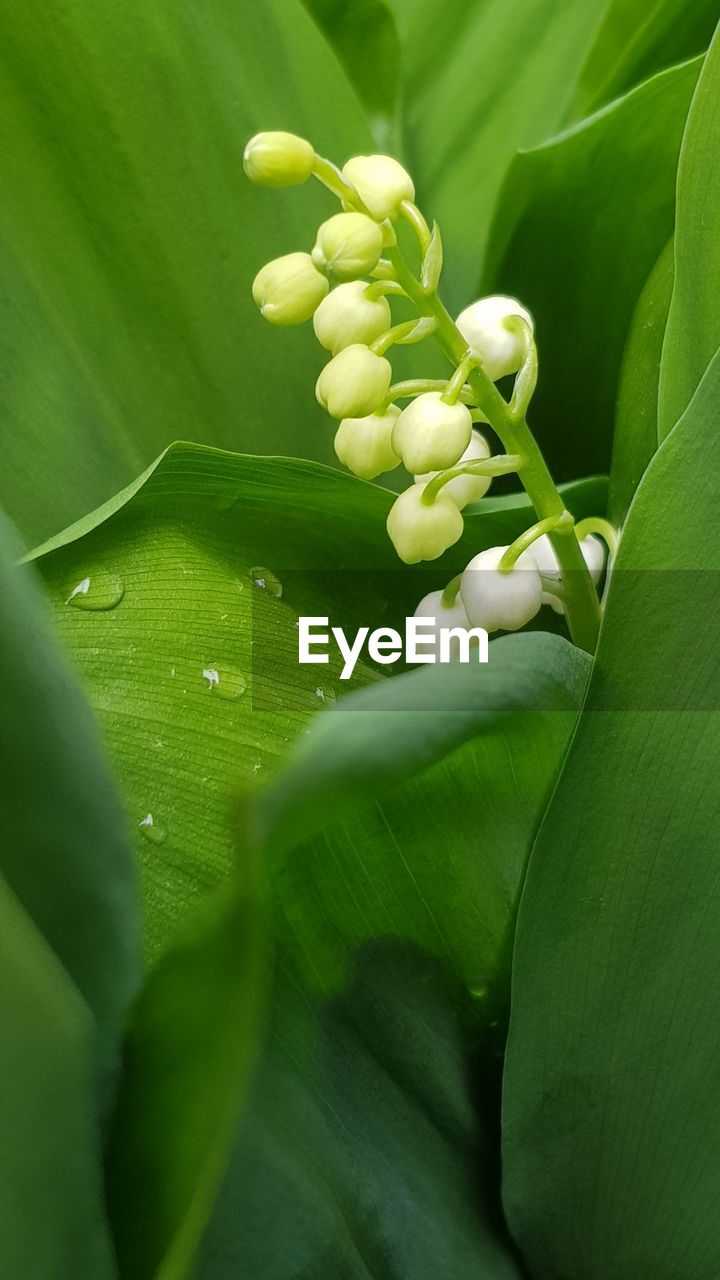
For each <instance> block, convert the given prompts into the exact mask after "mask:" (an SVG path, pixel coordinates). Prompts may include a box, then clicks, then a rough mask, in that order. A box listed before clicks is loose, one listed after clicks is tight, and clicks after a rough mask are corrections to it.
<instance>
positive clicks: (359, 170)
mask: <svg viewBox="0 0 720 1280" xmlns="http://www.w3.org/2000/svg"><path fill="white" fill-rule="evenodd" d="M342 176H343V178H344V179H345V181H346V182H349V183H350V185H351V186H352V187H354V188H355V190H356V191H357V193H358V195H359V197H360V199H361V200H362V202H363V204H364V205H365V208H366V209H367V211H368V213H370V214H372V216H373V218H376V219H377V221H378V222H382V221H383V219H384V218H395V217H397V215H398V212H399V209H400V205H401V204H402V202H403V200H414V199H415V187H414V186H413V180H412V178H411V177H410V174H409V173H408V172H407V170H406V169H403V167H402V165H401V164H398V162H397V160H393V158H392V156H353V158H352V160H348V162H347V164H346V165H345V167H344V169H343V171H342Z"/></svg>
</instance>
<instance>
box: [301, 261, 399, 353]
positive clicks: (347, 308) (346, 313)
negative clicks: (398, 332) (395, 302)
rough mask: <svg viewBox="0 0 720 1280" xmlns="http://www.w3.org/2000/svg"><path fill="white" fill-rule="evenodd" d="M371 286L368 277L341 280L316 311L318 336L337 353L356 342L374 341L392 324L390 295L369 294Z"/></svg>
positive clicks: (321, 344) (316, 334)
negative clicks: (367, 293)
mask: <svg viewBox="0 0 720 1280" xmlns="http://www.w3.org/2000/svg"><path fill="white" fill-rule="evenodd" d="M368 287H369V286H368V285H367V284H366V283H365V281H364V280H350V281H349V282H348V283H347V284H339V285H338V286H337V288H336V289H333V290H332V292H331V293H329V294H328V296H327V298H325V299H324V301H323V302H321V303H320V306H319V307H318V309H317V311H316V312H315V319H314V320H313V327H314V329H315V337H316V338H317V340H318V342H319V343H320V346H321V347H325V350H326V351H331V352H332V354H333V355H334V356H335V355H337V353H338V351H342V350H343V348H344V347H349V346H351V345H352V344H353V343H356V342H360V343H368V344H369V343H371V342H374V341H375V339H376V338H379V337H380V334H381V333H384V332H385V330H386V329H389V328H390V324H391V321H392V316H391V314H390V307H389V305H388V300H387V298H382V297H381V298H366V297H365V291H366V290H367V289H368Z"/></svg>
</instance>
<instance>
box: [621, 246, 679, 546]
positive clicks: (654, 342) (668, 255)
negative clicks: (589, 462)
mask: <svg viewBox="0 0 720 1280" xmlns="http://www.w3.org/2000/svg"><path fill="white" fill-rule="evenodd" d="M674 273H675V268H674V257H673V243H672V240H668V243H667V244H666V245H665V248H664V249H663V251H662V253H661V254H660V257H659V258H658V260H657V262H656V263H655V266H654V267H653V269H652V271H651V272H650V275H649V276H648V278H647V282H646V284H645V288H644V289H643V291H642V293H641V294H640V299H639V301H638V304H637V307H636V308H635V314H634V316H633V319H632V325H631V327H630V334H629V336H628V340H627V346H626V348H625V354H624V355H623V362H622V370H621V375H620V389H619V392H618V406H617V419H616V422H615V434H614V437H613V451H612V466H611V468H610V492H609V494H608V515H609V517H610V519H611V520H612V521H613V523H614V524H616V525H621V524H622V522H623V520H624V519H625V516H626V514H627V510H628V507H629V506H630V503H631V501H632V498H633V494H634V493H635V490H636V489H637V487H638V485H639V483H640V481H641V480H642V477H643V474H644V472H645V468H646V467H647V465H648V463H649V461H650V459H651V458H652V456H653V454H654V453H655V450H656V449H657V436H658V424H657V417H658V414H657V410H658V386H659V381H660V360H661V356H662V347H663V340H664V338H665V326H666V325H667V318H668V311H669V309H670V299H671V297H672V288H673V279H674Z"/></svg>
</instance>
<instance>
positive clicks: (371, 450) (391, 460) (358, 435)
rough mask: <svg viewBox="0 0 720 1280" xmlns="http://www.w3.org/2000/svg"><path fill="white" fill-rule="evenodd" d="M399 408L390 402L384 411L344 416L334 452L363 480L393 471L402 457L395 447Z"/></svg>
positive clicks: (337, 434)
mask: <svg viewBox="0 0 720 1280" xmlns="http://www.w3.org/2000/svg"><path fill="white" fill-rule="evenodd" d="M399 413H400V410H399V409H398V407H397V405H394V404H391V405H390V406H389V407H388V408H387V409H386V410H385V412H384V413H371V414H368V416H367V417H365V418H343V420H342V422H341V423H340V426H339V427H338V429H337V433H336V435H335V453H336V454H337V456H338V458H339V459H340V461H341V462H342V463H343V465H344V466H346V467H347V468H348V470H350V471H353V472H354V473H355V475H356V476H360V478H361V479H362V480H374V479H375V477H376V476H380V475H382V474H383V472H384V471H392V470H393V468H394V467H396V466H397V465H398V463H399V461H400V459H399V458H398V456H397V454H396V452H395V450H394V449H393V447H392V433H393V427H394V426H395V423H396V421H397V418H398V416H399Z"/></svg>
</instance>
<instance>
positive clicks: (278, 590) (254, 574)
mask: <svg viewBox="0 0 720 1280" xmlns="http://www.w3.org/2000/svg"><path fill="white" fill-rule="evenodd" d="M250 578H251V580H252V582H253V583H254V585H255V586H256V587H260V590H261V591H267V593H268V595H271V596H275V599H276V600H279V599H280V597H281V595H282V593H283V587H282V582H281V581H280V579H279V578H278V576H277V574H275V573H273V571H272V569H266V568H264V567H263V565H256V566H255V568H254V569H251V570H250Z"/></svg>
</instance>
